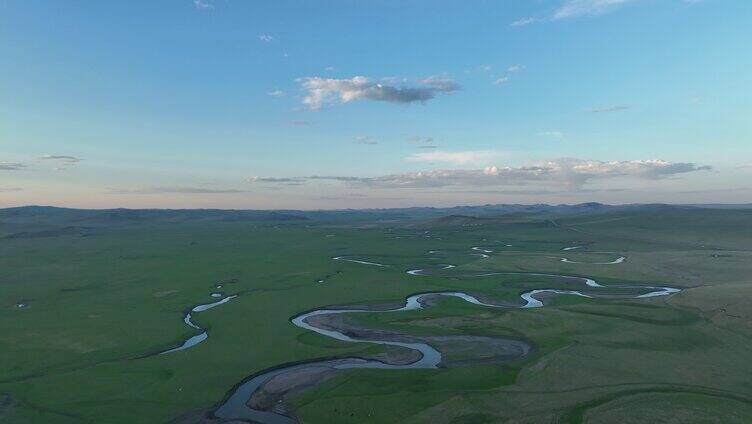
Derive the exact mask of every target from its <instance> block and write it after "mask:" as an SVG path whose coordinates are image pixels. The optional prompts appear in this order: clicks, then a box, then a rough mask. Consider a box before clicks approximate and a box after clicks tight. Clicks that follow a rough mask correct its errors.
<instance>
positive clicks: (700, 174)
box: [0, 0, 752, 209]
mask: <svg viewBox="0 0 752 424" xmlns="http://www.w3.org/2000/svg"><path fill="white" fill-rule="evenodd" d="M750 18H752V2H750V1H748V0H505V1H492V0H393V1H387V0H298V1H288V0H274V1H266V0H253V1H251V0H248V1H241V0H164V1H158V2H154V1H138V0H129V1H108V2H101V1H94V0H88V1H78V0H69V1H64V2H62V1H42V0H0V58H1V59H0V207H11V206H22V205H54V206H65V207H79V208H113V207H127V208H233V209H341V208H387V207H407V206H453V205H478V204H495V203H552V204H558V203H580V202H590V201H598V202H604V203H612V204H622V203H653V202H663V203H747V202H752V43H751V42H750V40H752V26H751V25H749V20H750Z"/></svg>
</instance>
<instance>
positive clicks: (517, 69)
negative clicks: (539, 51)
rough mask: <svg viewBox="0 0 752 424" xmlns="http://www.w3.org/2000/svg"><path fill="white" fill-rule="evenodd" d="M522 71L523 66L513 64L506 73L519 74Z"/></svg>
mask: <svg viewBox="0 0 752 424" xmlns="http://www.w3.org/2000/svg"><path fill="white" fill-rule="evenodd" d="M523 69H525V66H524V65H520V64H514V65H511V66H509V67H508V68H507V72H508V73H510V74H514V73H517V72H520V71H521V70H523Z"/></svg>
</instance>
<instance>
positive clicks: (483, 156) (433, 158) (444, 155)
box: [407, 150, 503, 165]
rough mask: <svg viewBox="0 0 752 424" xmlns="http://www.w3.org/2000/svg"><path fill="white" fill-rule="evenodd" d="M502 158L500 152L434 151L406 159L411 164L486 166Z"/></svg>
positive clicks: (415, 154)
mask: <svg viewBox="0 0 752 424" xmlns="http://www.w3.org/2000/svg"><path fill="white" fill-rule="evenodd" d="M501 156H503V155H502V153H501V152H497V151H493V150H476V151H464V152H447V151H445V150H436V151H433V152H419V153H413V154H412V155H410V156H408V157H407V160H409V161H411V162H443V163H451V164H453V165H468V164H487V163H489V162H490V161H492V160H494V159H498V158H499V157H501Z"/></svg>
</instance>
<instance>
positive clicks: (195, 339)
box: [159, 286, 238, 355]
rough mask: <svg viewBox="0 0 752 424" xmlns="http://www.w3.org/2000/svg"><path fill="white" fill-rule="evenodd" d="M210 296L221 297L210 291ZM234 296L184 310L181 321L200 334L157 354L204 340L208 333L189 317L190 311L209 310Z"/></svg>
mask: <svg viewBox="0 0 752 424" xmlns="http://www.w3.org/2000/svg"><path fill="white" fill-rule="evenodd" d="M218 288H221V286H218ZM215 295H219V296H215ZM211 296H212V297H221V296H222V294H221V293H212V294H211ZM236 297H238V296H237V295H232V296H227V297H225V298H223V299H222V300H218V301H216V302H212V303H205V304H203V305H197V306H194V307H193V308H191V310H190V311H188V312H186V314H185V316H184V317H183V322H184V323H185V324H186V325H187V326H189V327H191V328H195V329H196V330H200V331H201V333H200V334H196V335H195V336H191V337H189V338H188V339H186V340H185V341H184V342H183V344H181V345H180V346H178V347H174V348H172V349H167V350H165V351H163V352H159V354H160V355H165V354H168V353H173V352H179V351H181V350H186V349H189V348H191V347H193V346H196V345H197V344H199V343H201V342H203V341H204V340H206V339H207V338H209V334H207V332H206V330H205V329H203V328H201V327H199V326H198V325H196V324H195V323H194V322H193V321H192V320H191V318H192V316H191V313H197V312H204V311H207V310H209V309H211V308H214V307H217V306H219V305H222V304H225V303H227V302H229V301H231V300H232V299H234V298H236Z"/></svg>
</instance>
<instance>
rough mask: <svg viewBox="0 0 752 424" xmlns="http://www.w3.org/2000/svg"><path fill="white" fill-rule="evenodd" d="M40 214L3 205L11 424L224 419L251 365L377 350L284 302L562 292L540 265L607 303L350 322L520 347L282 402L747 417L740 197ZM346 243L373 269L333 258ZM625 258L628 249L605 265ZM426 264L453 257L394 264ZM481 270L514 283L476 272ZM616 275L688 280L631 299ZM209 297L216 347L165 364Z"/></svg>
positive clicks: (453, 310) (478, 417)
mask: <svg viewBox="0 0 752 424" xmlns="http://www.w3.org/2000/svg"><path fill="white" fill-rule="evenodd" d="M53 216H54V219H52V218H50V216H48V215H45V216H44V217H39V216H37V217H23V216H20V217H19V216H18V215H9V214H5V215H3V214H0V269H1V270H2V273H1V274H0V363H1V364H3V366H2V367H0V418H1V419H2V421H3V422H11V423H37V422H44V423H79V422H91V423H133V422H139V423H166V422H175V423H186V424H187V423H200V422H204V423H209V422H219V421H220V420H217V419H214V418H213V417H212V416H211V413H212V411H213V410H214V409H215V408H216V407H217V405H219V404H220V403H221V402H222V400H223V399H225V398H226V396H227V395H228V393H229V392H230V391H231V389H232V388H233V387H234V386H235V385H237V384H238V383H240V382H241V381H243V380H244V379H246V378H247V377H249V376H251V375H253V374H256V373H259V372H261V371H263V370H266V369H268V368H271V367H275V366H279V365H280V364H285V363H291V362H298V361H306V360H313V359H316V358H330V357H343V356H358V357H369V356H373V355H379V354H382V353H383V352H384V351H386V350H388V349H390V348H386V347H383V346H377V345H372V344H365V343H358V344H353V343H344V342H340V341H336V340H332V339H330V338H326V337H323V336H321V335H319V334H315V333H312V332H310V331H305V330H303V329H301V328H298V327H296V326H294V325H292V324H291V323H290V318H291V317H293V316H295V315H297V314H300V313H302V312H305V311H309V310H312V309H315V308H320V307H324V306H328V305H363V304H371V305H374V304H394V303H395V302H397V303H399V302H402V301H403V300H404V299H405V298H406V297H407V296H409V295H411V294H414V293H420V292H429V291H451V290H463V291H469V292H472V293H475V294H478V295H483V296H485V297H487V298H491V299H496V300H498V301H505V302H509V303H515V302H516V303H519V296H520V293H522V292H524V291H526V290H530V289H535V288H544V287H545V288H559V289H566V288H572V287H571V282H569V281H565V280H562V279H560V278H556V277H550V276H541V275H537V276H536V275H532V274H561V275H569V276H581V277H588V278H592V279H594V280H596V281H598V283H600V284H602V285H604V286H606V287H605V288H604V289H603V290H604V291H603V293H606V294H608V295H609V296H607V297H605V298H598V299H589V298H583V297H578V296H558V297H552V298H549V299H546V307H544V308H537V309H494V308H486V307H482V306H478V305H471V304H468V303H466V302H462V301H460V300H459V299H454V298H447V299H441V300H439V301H437V302H438V304H437V305H435V306H434V307H432V308H430V309H425V310H416V311H406V312H400V313H390V314H361V315H359V316H357V317H348V318H347V319H348V320H349V321H350V322H351V323H352V325H357V326H359V327H363V328H372V329H378V330H381V331H385V332H393V333H400V334H412V335H425V336H438V335H473V336H492V337H510V338H516V339H520V340H527V341H528V342H530V343H531V344H532V346H534V350H533V352H532V353H531V354H530V355H528V356H526V357H524V358H521V359H518V360H495V359H494V358H491V357H484V355H485V353H484V352H483V351H482V349H459V348H458V349H455V350H454V351H452V353H451V354H449V355H448V356H447V358H446V359H447V361H446V362H447V364H446V366H442V367H440V368H438V369H431V370H374V369H370V370H366V369H364V370H349V371H345V372H339V373H337V374H336V375H334V376H332V377H331V378H329V379H327V380H325V381H323V382H322V383H320V384H317V385H314V386H313V387H310V388H307V389H306V390H301V391H296V392H294V393H291V394H290V395H289V396H288V397H287V398H286V399H285V402H286V404H287V405H288V406H289V410H290V411H293V412H292V415H294V416H295V417H296V418H297V419H299V420H300V421H301V422H311V423H323V422H347V423H364V422H373V423H384V422H405V423H413V422H414V423H423V422H433V423H486V422H489V423H490V422H515V423H517V422H519V423H523V422H529V423H538V422H570V423H579V422H588V423H591V422H592V423H609V422H614V423H616V422H619V423H624V422H635V423H637V422H645V421H646V420H647V421H652V422H723V423H729V422H739V423H744V422H750V421H752V384H751V383H750V381H752V366H750V365H749V361H748V358H750V357H752V307H751V306H750V302H749V299H750V298H752V277H751V276H752V211H749V210H734V209H723V210H721V209H700V208H678V207H677V208H673V207H645V208H635V209H617V210H614V211H606V212H602V211H601V212H583V213H567V214H562V215H557V214H555V213H527V214H526V213H512V214H506V215H500V214H494V215H483V216H470V215H461V216H460V215H454V216H444V217H438V218H437V217H432V216H431V217H428V216H422V215H419V216H404V217H394V216H385V217H381V218H379V219H375V218H378V217H374V216H366V217H363V216H360V215H358V216H357V219H356V218H354V217H353V216H349V215H347V214H338V215H336V216H327V215H325V214H323V215H321V216H313V217H308V219H290V216H288V215H279V216H271V217H261V216H259V217H254V216H251V217H244V218H243V219H214V218H211V219H174V220H172V219H157V218H148V219H141V220H137V221H128V222H122V221H118V220H116V221H114V222H111V221H107V220H102V219H100V218H101V217H98V216H96V217H92V216H89V215H86V214H84V215H80V214H77V213H75V212H65V213H64V214H53ZM235 218H237V217H235ZM473 247H480V248H481V249H482V250H473V249H472V248H473ZM575 247H576V249H571V250H565V249H567V248H575ZM485 250H487V251H489V252H488V253H487V256H488V257H483V255H479V253H480V252H482V251H485ZM340 256H342V257H347V258H352V259H356V260H362V261H372V262H376V263H380V264H383V265H387V266H381V267H379V266H372V265H367V264H362V263H357V262H350V261H341V260H332V258H333V257H340ZM619 257H625V258H626V260H624V261H623V262H621V263H615V264H603V263H606V262H610V261H612V260H615V259H617V258H619ZM561 258H567V259H569V260H570V261H572V262H575V263H567V262H562V261H561ZM437 264H453V265H456V268H452V269H450V270H446V271H442V272H437V273H435V275H434V274H432V275H426V276H420V275H409V274H407V273H406V272H405V271H407V270H410V269H414V268H419V267H429V268H430V267H436V266H437ZM490 271H493V272H500V273H501V272H515V273H522V274H523V275H492V276H476V275H482V274H484V273H488V272H490ZM525 273H528V274H529V275H524V274H525ZM609 285H611V286H614V285H651V286H659V285H665V286H672V287H677V288H681V289H682V291H681V292H680V293H677V294H674V295H671V296H660V297H655V298H643V299H632V298H625V297H624V296H621V292H620V290H619V289H615V288H611V289H609V288H608V286H609ZM217 286H221V289H217ZM577 288H578V289H581V288H583V287H577ZM217 291H220V292H221V293H222V295H223V296H228V295H237V297H236V298H234V299H232V301H229V302H228V303H226V304H223V305H221V306H219V307H216V308H214V309H211V310H207V311H204V312H201V313H199V314H194V316H193V321H194V322H196V323H197V324H198V325H200V326H201V327H202V328H206V329H207V331H208V335H209V337H208V339H207V340H206V341H204V342H203V343H200V344H198V345H196V346H195V347H193V348H191V349H188V350H185V351H181V352H176V353H173V354H169V355H158V354H157V353H159V352H161V351H164V350H166V349H169V348H172V347H175V346H176V345H179V344H180V343H181V342H182V341H183V340H184V339H186V338H187V337H190V336H191V335H193V334H195V333H196V331H195V330H194V329H192V328H190V327H188V326H186V325H185V323H184V322H183V321H182V318H183V315H184V313H185V312H186V311H187V310H188V309H190V308H191V307H193V306H195V305H198V304H203V303H210V302H212V301H214V300H216V299H214V298H212V297H211V293H212V292H217Z"/></svg>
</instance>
